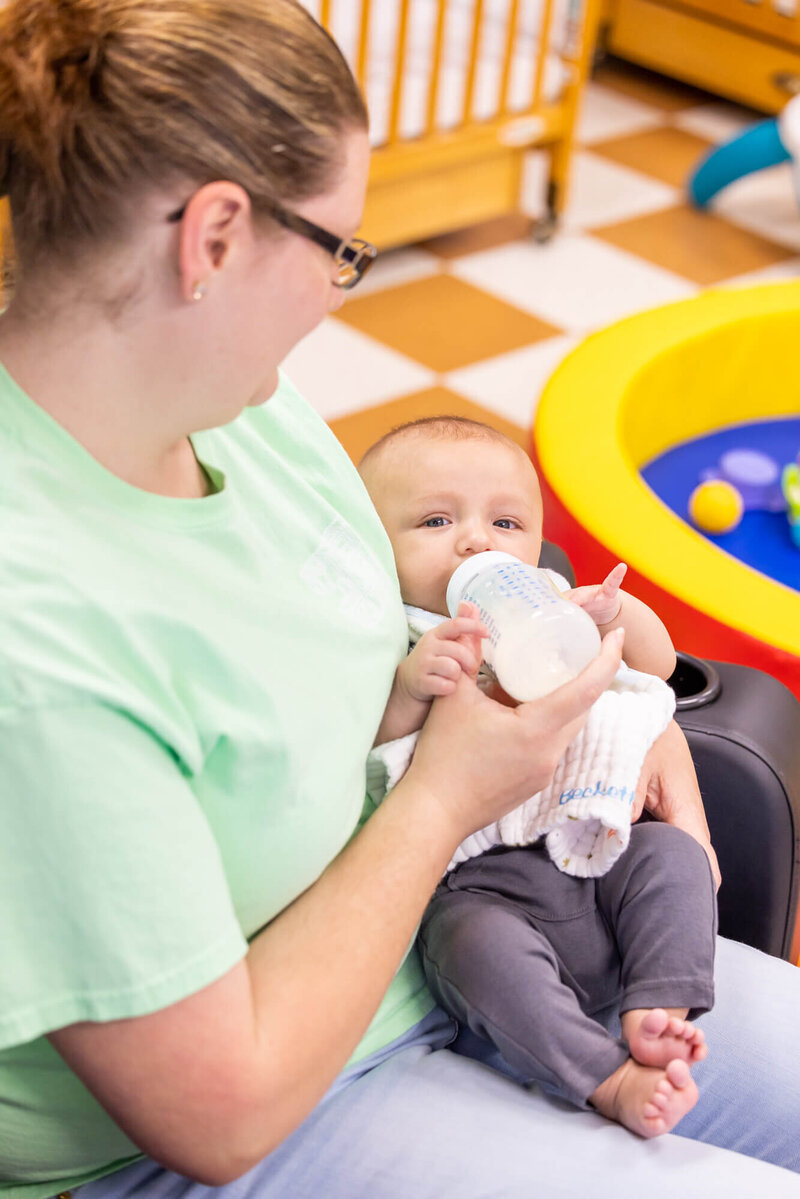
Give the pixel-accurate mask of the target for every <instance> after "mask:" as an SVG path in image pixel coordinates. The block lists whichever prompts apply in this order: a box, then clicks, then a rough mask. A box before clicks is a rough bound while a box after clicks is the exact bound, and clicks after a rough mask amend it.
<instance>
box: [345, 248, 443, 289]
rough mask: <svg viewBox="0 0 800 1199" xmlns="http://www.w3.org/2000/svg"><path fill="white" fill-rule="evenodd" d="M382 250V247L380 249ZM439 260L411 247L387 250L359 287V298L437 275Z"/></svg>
mask: <svg viewBox="0 0 800 1199" xmlns="http://www.w3.org/2000/svg"><path fill="white" fill-rule="evenodd" d="M378 249H379V250H380V246H379V247H378ZM439 261H440V260H439V259H438V258H437V257H436V255H435V254H431V253H429V252H428V251H427V250H420V249H419V248H418V247H416V246H409V247H406V248H404V249H401V250H386V251H385V252H384V253H382V254H379V255H378V257H377V258H376V259H375V262H374V263H373V265H372V266H371V267H370V269H369V274H367V275H365V276H364V279H363V281H362V282H361V283H359V285H358V291H357V293H354V294H355V295H357V297H358V298H359V299H360V298H361V297H362V296H365V295H367V294H368V293H369V292H373V291H382V290H383V288H385V287H398V286H399V285H400V284H401V283H410V282H411V281H412V280H413V279H422V278H424V277H425V276H426V275H435V274H437V273H438V271H439Z"/></svg>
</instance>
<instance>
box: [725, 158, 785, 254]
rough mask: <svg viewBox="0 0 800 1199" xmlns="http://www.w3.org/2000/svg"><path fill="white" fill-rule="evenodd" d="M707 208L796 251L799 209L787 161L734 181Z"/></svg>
mask: <svg viewBox="0 0 800 1199" xmlns="http://www.w3.org/2000/svg"><path fill="white" fill-rule="evenodd" d="M711 207H712V209H713V211H714V212H716V213H718V214H719V215H720V216H724V217H725V218H726V219H727V220H729V221H733V222H734V223H735V224H737V225H741V226H742V227H743V228H745V229H752V230H753V232H755V233H760V234H761V235H762V236H763V237H768V238H770V239H771V240H772V241H776V242H778V243H779V244H780V245H785V246H790V247H791V248H793V249H794V248H796V249H798V250H800V207H798V202H797V197H796V195H795V190H794V183H793V180H792V166H791V164H790V163H788V162H785V163H782V164H781V165H780V166H777V167H768V168H767V169H766V170H764V171H754V172H753V174H752V175H745V176H743V177H742V178H741V179H737V180H736V181H735V182H734V183H731V184H730V185H729V186H728V187H726V188H724V189H723V190H722V191H721V192H719V193H718V195H717V196H715V198H714V200H713V201H712V203H711Z"/></svg>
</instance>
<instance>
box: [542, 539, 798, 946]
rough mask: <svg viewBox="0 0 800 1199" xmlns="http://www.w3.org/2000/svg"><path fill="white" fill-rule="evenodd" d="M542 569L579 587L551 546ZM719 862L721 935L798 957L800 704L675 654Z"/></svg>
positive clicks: (735, 671) (731, 671)
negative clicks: (546, 569)
mask: <svg viewBox="0 0 800 1199" xmlns="http://www.w3.org/2000/svg"><path fill="white" fill-rule="evenodd" d="M539 564H540V565H541V566H547V567H549V568H550V569H551V570H557V571H558V572H559V574H562V575H564V577H565V578H567V579H568V580H569V582H570V583H571V584H573V585H574V582H575V576H574V572H573V570H572V566H571V564H570V562H569V559H568V557H567V555H566V554H565V553H564V551H563V550H561V549H559V547H558V546H554V545H552V544H551V543H549V542H545V543H544V545H543V546H542V555H541V558H540V560H539ZM669 684H670V686H671V687H672V689H673V690H674V692H675V696H676V705H677V712H676V719H677V721H678V724H679V725H680V726H681V728H682V729H683V731H684V733H685V734H686V739H687V741H688V743H689V748H690V750H691V753H692V758H693V760H694V765H695V769H696V771H697V779H698V782H699V784H700V791H701V794H702V796H703V803H704V805H705V809H706V816H707V818H708V824H709V828H710V829H711V840H712V842H713V844H714V848H715V850H716V852H717V856H718V858H719V864H720V870H721V872H722V886H721V887H720V891H719V926H720V932H721V933H722V935H723V936H725V937H730V938H731V939H732V940H734V941H743V942H744V943H745V944H747V945H753V946H755V948H757V949H762V950H764V951H765V952H766V953H770V954H773V955H774V956H775V957H782V958H786V959H787V960H790V961H795V962H796V961H797V960H798V956H800V928H798V927H797V924H798V920H797V917H798V884H799V882H800V703H798V701H797V699H796V698H795V696H794V695H793V694H792V693H791V691H789V690H788V689H787V688H786V687H784V686H783V684H782V683H779V682H778V681H777V680H776V679H774V678H772V676H771V675H768V674H765V673H764V672H763V671H760V670H755V669H753V668H752V667H749V666H739V665H736V664H734V663H731V662H711V661H705V660H704V659H701V658H695V657H691V656H690V655H688V654H683V653H679V654H678V665H677V668H676V670H675V673H674V674H673V675H672V677H671V678H670V679H669Z"/></svg>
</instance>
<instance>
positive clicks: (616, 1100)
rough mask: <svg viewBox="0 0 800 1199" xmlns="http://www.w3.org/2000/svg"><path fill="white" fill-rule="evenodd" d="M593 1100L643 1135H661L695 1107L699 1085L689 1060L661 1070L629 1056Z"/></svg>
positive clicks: (591, 1098)
mask: <svg viewBox="0 0 800 1199" xmlns="http://www.w3.org/2000/svg"><path fill="white" fill-rule="evenodd" d="M589 1102H590V1103H592V1104H593V1105H594V1106H595V1107H596V1108H597V1110H598V1111H599V1112H600V1113H601V1114H602V1115H604V1116H607V1117H608V1118H609V1119H610V1120H616V1121H617V1122H618V1123H619V1124H624V1125H625V1127H626V1128H629V1129H630V1130H631V1132H635V1133H638V1134H639V1136H640V1137H658V1136H661V1135H662V1133H665V1132H670V1130H671V1129H673V1128H674V1127H675V1125H676V1124H677V1123H678V1121H679V1120H682V1119H683V1117H684V1116H685V1115H686V1113H687V1112H689V1111H691V1109H692V1108H693V1107H694V1105H695V1104H696V1103H697V1087H696V1086H695V1083H694V1081H693V1079H692V1076H691V1074H690V1073H689V1067H688V1066H687V1064H686V1062H683V1061H673V1062H669V1063H668V1065H667V1066H666V1068H665V1069H663V1070H659V1069H655V1068H653V1067H651V1066H642V1065H640V1064H639V1063H638V1062H635V1061H634V1060H633V1058H628V1060H627V1062H625V1063H624V1064H623V1065H622V1066H620V1068H619V1069H618V1070H615V1072H614V1073H613V1074H612V1075H611V1077H610V1078H607V1079H606V1080H605V1082H602V1083H601V1084H600V1086H599V1087H598V1088H597V1090H596V1091H595V1092H594V1094H593V1095H591V1096H590V1098H589Z"/></svg>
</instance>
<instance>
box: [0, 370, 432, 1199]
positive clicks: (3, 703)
mask: <svg viewBox="0 0 800 1199" xmlns="http://www.w3.org/2000/svg"><path fill="white" fill-rule="evenodd" d="M192 440H193V443H194V447H195V451H196V453H197V455H198V458H199V459H200V461H202V462H203V463H204V465H205V466H206V469H207V471H208V473H209V475H210V477H211V478H212V480H213V481H214V483H215V485H216V487H217V491H216V492H215V493H214V494H212V495H210V496H208V497H206V498H204V499H197V500H182V499H170V498H167V497H164V496H157V495H153V494H150V493H147V492H144V491H141V490H139V489H137V488H133V487H131V486H129V485H128V484H126V483H124V482H123V481H121V480H120V479H118V478H117V477H116V476H114V475H112V474H110V473H109V472H108V471H106V470H105V469H104V468H103V467H102V466H100V465H99V463H97V462H96V461H95V460H94V459H93V458H92V457H91V456H90V455H89V454H88V453H87V452H86V451H85V450H84V449H83V448H82V447H81V446H80V445H79V444H78V443H77V442H76V441H74V439H72V438H71V437H70V436H69V435H68V434H67V433H66V431H65V430H64V429H63V428H62V427H61V426H60V425H58V424H57V423H56V422H55V421H53V420H52V419H51V418H50V417H49V416H47V414H46V413H44V412H43V411H42V410H41V409H40V408H39V407H38V406H37V405H35V404H34V403H33V402H32V401H31V400H30V399H29V398H28V397H27V396H25V395H24V394H23V392H22V391H21V390H20V389H19V388H18V387H17V386H16V384H15V383H14V382H13V381H12V380H11V379H10V377H9V376H8V374H7V373H6V372H5V371H3V370H2V368H0V1196H2V1199H12V1197H13V1199H18V1197H19V1199H46V1197H48V1196H51V1195H53V1194H55V1193H56V1192H58V1191H61V1190H64V1189H68V1188H70V1187H72V1186H76V1185H79V1184H80V1183H81V1182H86V1181H88V1180H89V1179H90V1178H95V1177H99V1176H101V1175H103V1174H104V1173H108V1172H109V1170H110V1169H116V1168H119V1167H120V1166H122V1165H123V1164H125V1163H126V1162H127V1161H129V1160H131V1159H132V1158H134V1157H136V1156H138V1152H137V1149H136V1147H135V1146H134V1145H133V1144H132V1143H131V1142H130V1141H129V1140H128V1139H127V1138H126V1137H125V1136H124V1135H123V1133H122V1132H120V1131H119V1129H118V1128H117V1127H116V1126H115V1125H114V1123H113V1122H112V1121H111V1119H110V1118H109V1117H108V1116H107V1115H106V1113H105V1112H104V1111H103V1109H102V1108H101V1107H100V1105H99V1104H98V1103H97V1102H96V1101H95V1100H94V1099H93V1097H92V1096H91V1094H90V1093H89V1092H88V1091H87V1090H86V1089H85V1088H84V1087H83V1086H82V1084H81V1083H80V1082H79V1081H78V1079H77V1077H76V1076H75V1075H74V1074H72V1072H71V1071H70V1070H69V1069H68V1068H67V1067H66V1065H65V1064H64V1063H63V1061H62V1059H61V1058H60V1057H59V1055H58V1054H57V1053H56V1052H55V1050H54V1049H52V1047H51V1046H50V1044H49V1042H48V1041H47V1040H46V1038H45V1035H44V1034H46V1033H47V1032H49V1031H52V1030H53V1029H56V1028H60V1027H63V1026H65V1025H68V1024H71V1023H74V1022H76V1021H80V1020H99V1021H102V1020H111V1019H117V1018H121V1017H131V1016H137V1015H141V1014H143V1013H146V1012H152V1011H154V1010H156V1009H158V1008H161V1007H165V1006H167V1005H168V1004H171V1003H174V1002H176V1001H178V1000H179V999H182V998H184V997H185V996H187V995H189V994H191V993H193V992H195V991H197V990H199V989H200V988H201V987H204V986H206V985H208V984H209V983H210V982H212V981H213V980H215V979H217V978H219V977H220V976H221V975H222V974H224V973H225V972H226V971H228V970H229V969H230V968H231V967H232V966H233V965H234V964H235V963H236V962H237V961H239V960H240V959H241V958H242V957H243V956H244V954H245V953H246V950H247V941H248V939H249V938H251V937H252V936H253V935H254V934H255V933H256V932H258V930H259V929H261V928H263V926H264V925H265V924H267V923H268V922H269V921H270V920H271V919H272V918H273V917H274V916H275V915H276V914H277V913H278V912H280V911H281V910H282V909H283V908H284V907H286V905H287V904H288V903H290V902H291V901H292V900H293V899H294V898H295V897H296V896H297V895H299V894H300V893H301V892H302V891H303V890H305V889H306V888H307V887H308V886H309V885H310V884H311V883H313V882H314V880H315V879H316V878H317V877H318V876H319V874H320V873H321V872H322V871H323V870H324V868H325V866H326V865H327V864H328V863H329V862H330V861H331V859H332V858H333V857H334V856H335V855H336V854H337V853H338V852H339V851H340V850H341V849H342V847H343V846H344V845H345V844H346V842H347V841H348V840H349V838H350V837H351V836H352V834H353V832H354V830H355V829H356V827H357V825H358V822H359V818H360V816H361V813H362V808H363V807H364V800H365V762H366V758H367V754H368V751H369V749H370V746H371V744H372V741H373V738H374V735H375V732H376V729H377V725H378V722H379V720H380V717H381V714H382V711H383V707H384V704H385V701H386V698H387V695H388V692H389V688H390V685H391V680H392V677H393V672H394V669H395V667H396V665H397V663H398V662H399V661H400V659H401V658H402V657H403V655H404V654H405V652H406V649H407V630H406V622H405V617H404V613H403V608H402V605H401V602H400V596H399V591H398V587H397V579H396V574H395V571H394V564H393V560H392V554H391V547H390V545H389V542H388V540H387V538H386V536H385V534H384V532H383V529H382V528H381V525H380V522H379V521H378V518H377V516H376V515H375V512H374V510H373V508H372V505H371V504H370V502H369V499H368V497H367V494H366V492H365V490H364V488H363V486H362V484H361V481H360V479H359V477H358V475H357V473H356V471H355V470H354V468H353V467H352V465H351V463H350V462H349V460H348V458H347V456H346V455H345V453H344V451H343V450H342V448H341V447H340V446H339V444H338V442H337V441H336V439H335V438H334V436H333V434H332V433H331V432H330V430H329V429H328V428H327V426H326V425H325V424H324V422H323V421H322V420H321V419H320V418H319V417H318V416H317V415H316V414H315V413H314V412H313V411H312V410H311V409H310V408H309V407H308V406H307V405H306V404H305V403H304V401H303V400H302V399H301V398H300V397H299V395H298V394H297V393H296V392H295V391H294V389H293V388H292V387H291V385H290V384H289V383H288V382H287V381H286V379H284V378H282V379H281V384H280V387H279V389H278V391H277V392H276V394H275V395H274V396H273V397H272V399H270V400H269V402H268V403H267V404H265V405H263V406H262V407H260V408H252V409H247V410H246V411H245V412H244V413H243V414H242V415H241V416H240V417H239V418H238V419H237V420H236V421H234V422H233V423H232V424H230V425H228V426H226V427H225V428H222V429H216V430H212V431H208V432H204V433H201V434H198V435H196V436H195V437H193V439H192ZM431 1006H432V1001H431V999H430V997H429V995H428V993H427V991H426V989H425V986H424V981H423V978H422V973H421V969H420V966H419V963H418V960H417V958H416V955H415V954H410V955H409V956H408V957H407V959H406V961H405V963H404V964H403V966H402V967H401V969H400V971H399V972H398V974H397V976H396V978H395V980H394V982H393V984H392V987H391V988H390V990H389V992H388V994H387V996H386V998H385V1000H384V1002H383V1004H382V1006H381V1008H380V1010H379V1012H378V1014H377V1016H376V1018H375V1020H374V1021H373V1024H372V1025H371V1027H370V1029H369V1031H368V1033H367V1035H366V1037H365V1038H364V1040H363V1041H362V1044H361V1046H360V1047H359V1051H358V1053H357V1054H356V1056H363V1055H364V1054H366V1053H368V1052H371V1051H372V1050H373V1049H376V1048H378V1047H380V1046H381V1045H383V1044H385V1043H387V1042H388V1041H389V1040H391V1039H392V1038H394V1037H395V1036H398V1035H400V1034H401V1033H402V1032H404V1031H406V1029H408V1028H409V1027H410V1026H411V1025H412V1024H413V1023H414V1022H415V1021H416V1020H418V1019H419V1018H420V1017H421V1016H422V1015H424V1014H425V1013H426V1012H427V1011H428V1010H430V1008H431Z"/></svg>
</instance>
